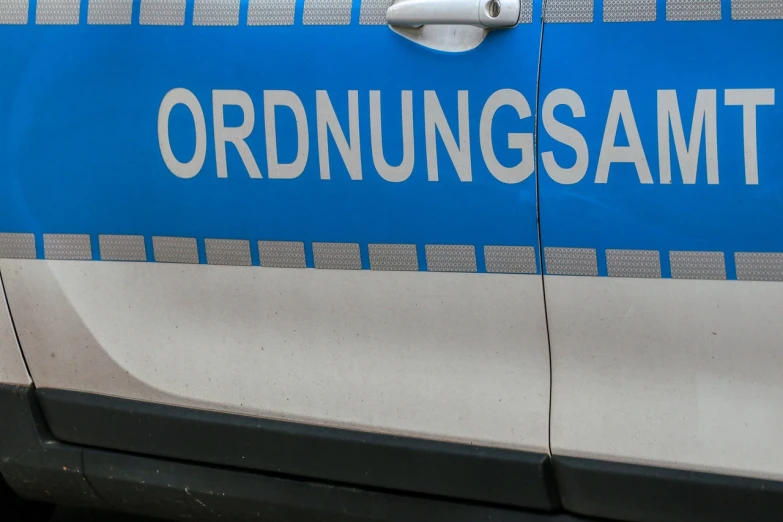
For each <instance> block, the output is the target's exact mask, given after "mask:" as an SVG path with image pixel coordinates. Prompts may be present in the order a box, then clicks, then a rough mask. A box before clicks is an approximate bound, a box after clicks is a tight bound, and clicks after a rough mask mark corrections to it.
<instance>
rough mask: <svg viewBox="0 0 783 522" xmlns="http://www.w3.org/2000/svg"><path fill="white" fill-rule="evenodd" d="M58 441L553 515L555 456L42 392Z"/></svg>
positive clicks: (107, 398) (49, 390)
mask: <svg viewBox="0 0 783 522" xmlns="http://www.w3.org/2000/svg"><path fill="white" fill-rule="evenodd" d="M37 393H38V398H39V400H40V403H41V406H42V408H43V410H44V413H45V415H46V420H47V421H48V423H49V426H50V428H51V430H52V432H53V433H54V435H55V436H56V437H57V439H59V440H61V441H64V442H70V443H74V444H80V445H84V446H92V447H98V448H105V449H113V450H119V451H124V452H130V453H136V454H142V455H149V456H158V457H163V458H169V459H176V460H182V461H188V462H194V463H205V464H210V465H216V466H224V467H232V468H241V469H247V470H252V471H261V472H268V473H275V474H281V475H286V476H291V477H294V478H302V479H306V480H323V481H328V482H332V483H339V484H345V485H351V486H359V487H369V488H376V489H383V490H389V491H396V492H401V493H413V494H422V495H430V496H437V497H443V498H453V499H456V500H459V501H475V502H483V503H491V504H497V505H505V506H511V507H523V508H531V509H538V510H544V511H551V510H554V509H556V508H557V507H558V506H559V504H558V501H557V495H556V493H555V492H554V490H553V483H554V481H553V479H552V475H551V469H550V465H549V457H548V456H547V455H545V454H535V453H526V452H521V451H510V450H503V449H496V448H484V447H479V446H470V445H464V444H452V443H446V442H438V441H429V440H421V439H415V438H408V437H395V436H391V435H379V434H371V433H363V432H358V431H351V430H342V429H334V428H325V427H319V426H312V425H307V424H300V423H293V422H281V421H273V420H265V419H258V418H252V417H246V416H241V415H231V414H225V413H216V412H211V411H203V410H195V409H189V408H181V407H175V406H164V405H159V404H152V403H146V402H139V401H132V400H126V399H118V398H113V397H106V396H102V395H94V394H87V393H79V392H72V391H63V390H53V389H39V390H38V392H37Z"/></svg>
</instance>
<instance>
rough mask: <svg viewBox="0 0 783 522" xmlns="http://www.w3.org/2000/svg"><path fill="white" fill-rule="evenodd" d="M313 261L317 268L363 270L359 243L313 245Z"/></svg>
mask: <svg viewBox="0 0 783 522" xmlns="http://www.w3.org/2000/svg"><path fill="white" fill-rule="evenodd" d="M313 261H314V262H315V267H316V268H326V269H333V270H361V269H362V257H361V254H360V253H359V244H358V243H313Z"/></svg>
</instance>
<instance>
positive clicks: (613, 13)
mask: <svg viewBox="0 0 783 522" xmlns="http://www.w3.org/2000/svg"><path fill="white" fill-rule="evenodd" d="M656 5H657V0H604V22H654V21H655V19H656V18H657V16H656Z"/></svg>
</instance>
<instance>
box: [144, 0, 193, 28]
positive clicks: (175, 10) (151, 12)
mask: <svg viewBox="0 0 783 522" xmlns="http://www.w3.org/2000/svg"><path fill="white" fill-rule="evenodd" d="M185 1H186V0H141V13H140V14H139V23H140V24H141V25H185Z"/></svg>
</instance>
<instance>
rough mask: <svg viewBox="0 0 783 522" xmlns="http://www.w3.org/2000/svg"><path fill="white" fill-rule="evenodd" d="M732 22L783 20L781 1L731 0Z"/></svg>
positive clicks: (782, 3) (782, 2) (782, 4)
mask: <svg viewBox="0 0 783 522" xmlns="http://www.w3.org/2000/svg"><path fill="white" fill-rule="evenodd" d="M731 19H732V20H783V0H731Z"/></svg>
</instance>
